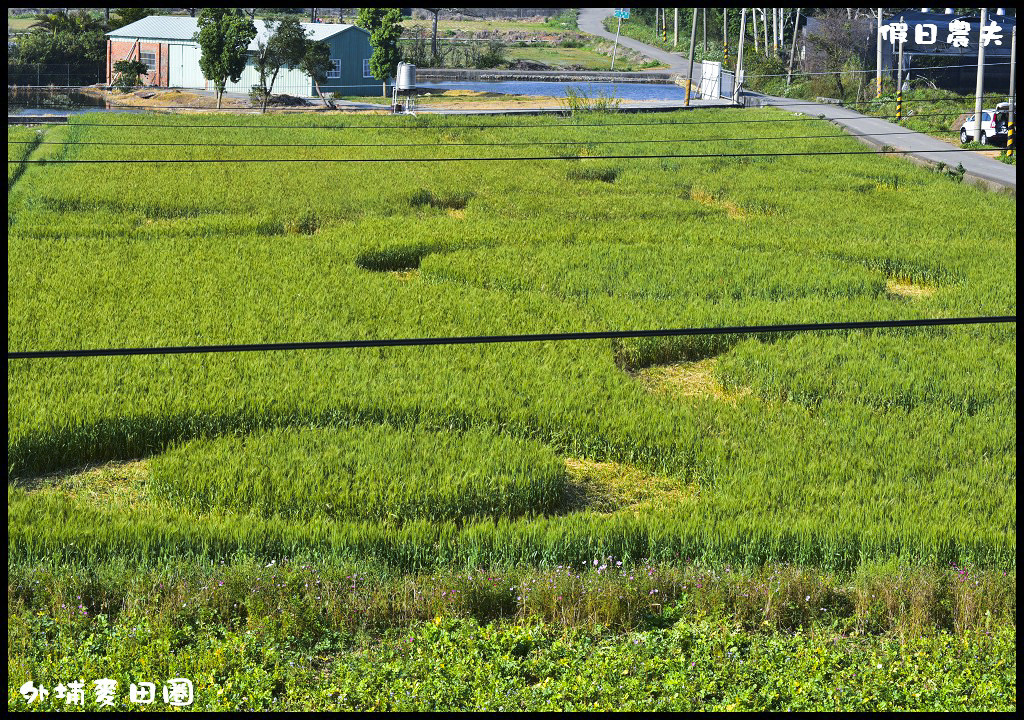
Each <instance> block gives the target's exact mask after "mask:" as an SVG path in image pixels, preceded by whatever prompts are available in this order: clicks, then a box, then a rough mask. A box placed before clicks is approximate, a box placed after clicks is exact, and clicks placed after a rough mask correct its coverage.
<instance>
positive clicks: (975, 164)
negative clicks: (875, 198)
mask: <svg viewBox="0 0 1024 720" xmlns="http://www.w3.org/2000/svg"><path fill="white" fill-rule="evenodd" d="M751 94H752V95H754V96H755V97H756V98H757V100H759V101H761V102H763V103H764V104H765V105H771V106H773V107H779V108H786V107H788V108H789V109H791V110H792V111H793V112H802V113H806V114H808V115H824V116H825V118H826V119H828V120H830V121H832V122H834V123H835V124H836V125H839V126H840V127H843V128H845V129H846V130H849V131H850V132H851V133H853V134H856V135H864V136H866V137H862V138H858V139H860V140H862V141H864V142H865V143H866V144H868V145H872V146H874V147H882V146H883V145H888V146H890V147H892V148H893V149H895V150H908V151H911V152H910V153H909V154H908V155H909V157H911V158H916V159H917V160H919V161H925V162H927V163H940V162H941V163H945V164H946V165H948V166H950V167H954V168H955V167H956V166H957V165H958V164H962V165H963V166H964V170H966V172H967V175H968V176H970V177H973V178H978V179H981V180H984V181H986V182H987V183H995V184H996V185H1000V186H1003V187H1010V188H1013V189H1014V190H1016V189H1017V167H1016V166H1015V165H1007V164H1006V163H1002V162H999V161H998V160H995V159H993V158H990V157H986V156H985V155H982V154H981V153H978V152H964V151H962V150H960V148H959V147H958V146H954V145H950V144H949V143H947V142H943V141H942V140H939V139H937V138H933V137H932V136H931V135H926V134H924V133H918V132H908V130H907V129H906V128H905V127H903V126H901V125H897V124H896V123H891V122H889V121H888V120H883V119H881V118H876V117H869V116H867V115H861V114H860V113H858V112H855V111H854V110H851V109H849V108H846V107H840V106H838V105H829V104H825V103H816V104H807V103H808V101H806V100H796V99H793V98H781V97H772V96H770V95H757V94H756V93H751ZM890 133H906V134H900V135H892V134H890Z"/></svg>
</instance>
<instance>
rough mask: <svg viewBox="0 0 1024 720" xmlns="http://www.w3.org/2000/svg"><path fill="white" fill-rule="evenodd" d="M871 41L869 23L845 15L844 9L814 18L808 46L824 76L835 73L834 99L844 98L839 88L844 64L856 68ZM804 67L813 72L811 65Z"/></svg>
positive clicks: (866, 52) (843, 87)
mask: <svg viewBox="0 0 1024 720" xmlns="http://www.w3.org/2000/svg"><path fill="white" fill-rule="evenodd" d="M871 38H873V30H872V28H871V21H870V20H867V19H864V18H858V19H854V18H852V17H850V16H849V15H848V13H847V12H846V9H845V8H829V9H828V10H826V11H825V12H824V13H822V14H821V15H819V16H818V29H817V31H816V32H813V33H811V34H810V35H808V38H807V39H808V43H809V44H810V45H811V47H812V48H813V49H815V50H817V51H819V53H820V55H821V61H822V67H823V69H824V70H825V71H826V72H828V73H835V75H834V76H833V77H834V78H835V85H836V92H837V93H838V97H840V98H845V97H846V87H845V86H844V85H843V73H842V72H841V71H844V70H849V69H851V67H847V64H848V63H849V64H851V66H852V65H855V66H857V69H859V68H860V61H861V59H862V58H864V57H866V56H867V55H868V54H869V52H870V48H869V40H870V39H871ZM808 65H809V66H810V67H811V68H813V69H817V68H816V67H815V65H814V64H813V62H809V63H808Z"/></svg>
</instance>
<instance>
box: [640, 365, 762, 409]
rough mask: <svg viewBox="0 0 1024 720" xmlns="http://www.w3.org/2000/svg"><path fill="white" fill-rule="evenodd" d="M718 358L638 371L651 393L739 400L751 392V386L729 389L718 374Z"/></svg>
mask: <svg viewBox="0 0 1024 720" xmlns="http://www.w3.org/2000/svg"><path fill="white" fill-rule="evenodd" d="M714 368H715V358H706V359H704V360H697V361H695V362H680V363H673V364H671V365H655V366H653V367H649V368H644V369H642V370H640V371H638V372H637V373H636V374H635V377H636V379H637V380H639V381H640V382H641V383H643V385H644V387H646V388H647V389H648V390H649V391H650V392H653V393H662V394H666V395H673V396H676V397H711V398H714V399H716V400H721V401H723V402H729V403H735V402H736V401H737V400H739V399H740V398H741V397H745V396H746V395H749V394H750V389H749V388H739V389H729V388H726V387H725V386H724V385H722V383H721V382H720V381H719V380H718V378H716V377H715V374H714Z"/></svg>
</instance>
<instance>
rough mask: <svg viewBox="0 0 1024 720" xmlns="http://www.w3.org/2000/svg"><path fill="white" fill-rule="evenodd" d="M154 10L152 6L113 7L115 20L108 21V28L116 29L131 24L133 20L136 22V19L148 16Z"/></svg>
mask: <svg viewBox="0 0 1024 720" xmlns="http://www.w3.org/2000/svg"><path fill="white" fill-rule="evenodd" d="M154 12H155V11H154V10H153V8H141V7H124V8H114V13H115V14H116V15H117V20H114V21H111V22H110V23H109V24H110V29H111V30H117V29H118V28H122V27H124V26H125V25H131V24H132V23H133V22H136V21H137V20H141V19H142V18H145V17H149V16H150V15H152V14H153V13H154Z"/></svg>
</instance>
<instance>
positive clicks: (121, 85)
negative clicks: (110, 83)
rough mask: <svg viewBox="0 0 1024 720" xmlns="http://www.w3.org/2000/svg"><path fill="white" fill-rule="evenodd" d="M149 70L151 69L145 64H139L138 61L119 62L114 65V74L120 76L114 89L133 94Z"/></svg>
mask: <svg viewBox="0 0 1024 720" xmlns="http://www.w3.org/2000/svg"><path fill="white" fill-rule="evenodd" d="M148 70H149V67H148V66H147V65H146V63H144V62H139V61H138V60H118V61H117V62H116V63H114V72H116V73H117V74H118V76H117V80H116V81H115V82H114V87H116V88H117V89H118V90H120V91H121V92H125V93H126V92H131V91H132V90H133V89H135V88H136V87H138V86H139V85H141V84H142V76H143V75H145V74H146V72H147V71H148Z"/></svg>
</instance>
